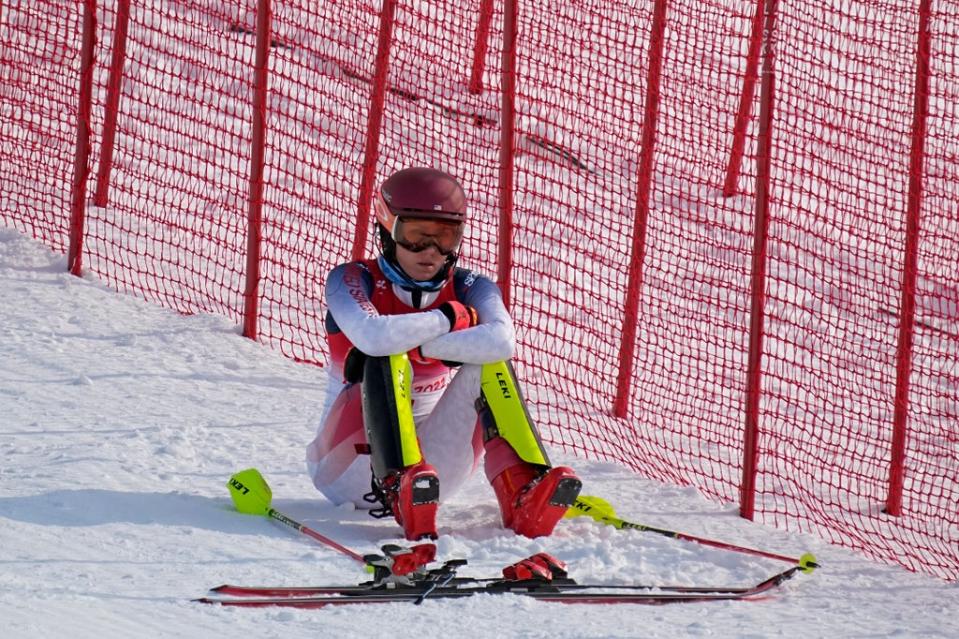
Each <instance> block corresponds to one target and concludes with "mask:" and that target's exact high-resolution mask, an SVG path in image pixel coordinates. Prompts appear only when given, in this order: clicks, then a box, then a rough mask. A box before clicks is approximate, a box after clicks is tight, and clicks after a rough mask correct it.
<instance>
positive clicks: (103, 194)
mask: <svg viewBox="0 0 959 639" xmlns="http://www.w3.org/2000/svg"><path fill="white" fill-rule="evenodd" d="M129 23H130V0H117V19H116V25H115V28H114V32H113V56H112V58H111V60H110V76H109V80H108V83H107V101H106V107H105V110H104V114H103V136H102V138H101V140H100V166H99V168H98V169H97V186H96V190H95V191H94V192H93V203H94V205H96V206H106V205H107V202H108V201H109V199H110V171H111V170H112V169H113V150H114V141H115V139H116V132H117V112H118V111H119V109H120V91H121V89H122V88H123V64H124V62H126V48H127V27H128V25H129Z"/></svg>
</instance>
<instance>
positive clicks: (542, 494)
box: [491, 462, 583, 537]
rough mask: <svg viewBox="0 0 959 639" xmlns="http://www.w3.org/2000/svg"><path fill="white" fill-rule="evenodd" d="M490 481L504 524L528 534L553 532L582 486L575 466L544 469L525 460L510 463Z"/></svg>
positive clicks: (541, 534)
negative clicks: (573, 467) (574, 469)
mask: <svg viewBox="0 0 959 639" xmlns="http://www.w3.org/2000/svg"><path fill="white" fill-rule="evenodd" d="M491 483H492V485H493V491H494V492H495V493H496V499H497V500H498V501H499V507H500V511H501V512H502V514H503V525H504V526H506V527H507V528H512V529H513V530H514V531H515V532H516V534H518V535H523V536H525V537H545V536H547V535H549V534H551V533H552V532H553V528H555V527H556V523H557V522H558V521H559V520H560V519H562V518H563V515H565V514H566V510H567V509H568V508H569V507H570V506H571V505H572V504H573V501H574V500H575V499H576V497H578V496H579V491H580V489H581V488H582V487H583V483H582V482H581V481H580V480H579V478H578V477H577V476H576V473H574V472H573V469H572V468H569V467H567V466H556V467H555V468H549V469H546V470H545V471H544V470H542V469H540V468H538V467H536V466H534V465H532V464H528V463H526V462H521V463H519V464H516V465H514V466H510V467H509V468H507V469H506V470H504V471H502V472H501V473H499V475H497V476H496V477H495V478H494V479H493V481H492V482H491Z"/></svg>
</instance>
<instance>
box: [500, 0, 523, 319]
mask: <svg viewBox="0 0 959 639" xmlns="http://www.w3.org/2000/svg"><path fill="white" fill-rule="evenodd" d="M518 5H519V0H505V2H504V3H503V60H502V84H503V96H502V106H501V112H502V116H501V117H502V120H501V122H500V127H501V128H500V148H499V249H498V252H497V256H496V262H497V264H496V268H497V271H496V275H497V277H496V279H497V283H498V284H499V288H500V290H501V291H502V292H503V303H504V304H505V305H506V308H510V288H511V285H512V271H513V158H514V147H515V141H514V140H515V128H516V39H517V34H518V31H519V24H518V23H519V6H518Z"/></svg>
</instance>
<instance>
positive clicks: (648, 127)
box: [613, 0, 666, 417]
mask: <svg viewBox="0 0 959 639" xmlns="http://www.w3.org/2000/svg"><path fill="white" fill-rule="evenodd" d="M665 29H666V0H656V4H655V5H654V6H653V22H652V25H651V27H650V33H649V52H648V58H649V68H648V70H647V73H646V107H645V115H644V119H643V138H642V145H643V147H642V150H641V151H640V156H639V167H638V175H639V182H638V184H637V188H636V209H635V213H634V216H633V244H632V249H631V255H630V260H629V281H628V282H627V285H626V305H625V308H624V310H623V333H622V341H621V342H620V344H619V375H618V378H617V381H616V399H615V400H614V403H613V414H614V415H615V416H616V417H626V415H627V413H628V412H629V395H630V391H631V390H632V387H633V359H634V357H635V355H636V353H635V350H634V345H635V343H636V325H637V323H638V322H639V318H638V315H639V300H640V297H641V296H642V289H643V262H644V260H645V257H646V227H647V222H648V220H649V196H650V191H651V190H652V181H653V176H652V172H653V158H654V147H655V144H656V124H657V119H658V117H659V87H660V82H661V79H662V66H663V47H664V46H665V40H666V39H665V37H664V33H663V32H664V31H665Z"/></svg>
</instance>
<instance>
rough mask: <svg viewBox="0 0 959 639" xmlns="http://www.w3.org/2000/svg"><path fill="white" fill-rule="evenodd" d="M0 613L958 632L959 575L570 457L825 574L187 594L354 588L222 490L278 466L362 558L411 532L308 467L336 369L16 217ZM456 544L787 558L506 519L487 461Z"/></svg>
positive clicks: (133, 622) (97, 631) (367, 626)
mask: <svg viewBox="0 0 959 639" xmlns="http://www.w3.org/2000/svg"><path fill="white" fill-rule="evenodd" d="M0 299H2V300H4V302H5V308H4V309H3V310H2V314H0V416H2V418H0V455H2V457H0V459H2V464H0V549H2V551H0V619H2V623H3V626H4V628H5V629H4V630H3V631H0V635H2V636H3V637H16V638H19V637H77V638H86V637H98V638H102V637H283V638H284V639H290V638H295V637H310V638H315V637H363V638H364V639H375V638H377V637H391V638H392V637H416V638H427V637H492V636H496V637H526V638H532V637H554V638H580V637H597V638H598V637H671V638H673V637H686V636H690V637H700V636H713V637H804V638H808V637H888V636H897V637H955V636H957V634H959V629H957V628H956V622H955V621H954V617H953V615H954V614H955V612H956V611H957V610H959V584H955V583H952V584H950V583H946V582H943V581H940V580H938V579H935V578H933V577H928V576H922V575H917V574H912V573H909V572H906V571H904V570H903V569H900V568H896V567H892V566H884V565H880V564H877V563H875V562H871V561H869V560H867V559H864V558H862V557H860V556H858V555H856V554H854V553H852V552H850V551H848V550H845V549H841V548H838V547H833V546H829V545H828V544H826V543H825V542H824V541H822V540H819V539H816V538H813V537H810V536H803V535H796V534H788V533H785V532H783V531H779V530H775V529H772V528H768V527H764V526H760V525H757V524H754V523H751V522H748V521H746V520H744V519H742V518H740V517H738V515H737V512H736V507H735V506H734V505H726V506H719V505H716V504H714V503H711V502H707V501H706V500H705V499H703V498H702V497H701V496H700V495H699V494H698V493H697V492H696V491H695V490H693V489H691V488H679V487H675V486H667V485H661V484H658V483H654V482H650V481H646V480H643V479H639V478H637V477H636V476H633V475H631V474H630V473H629V472H628V471H626V470H623V469H621V468H617V467H616V466H613V465H610V464H605V463H598V462H586V461H583V460H578V459H574V458H571V457H562V456H560V455H555V454H554V461H562V462H565V463H570V464H572V465H574V466H575V467H576V468H577V469H578V470H579V472H580V473H581V474H582V476H583V477H584V481H585V488H584V493H585V494H594V495H600V496H604V497H606V498H608V499H610V500H611V501H612V502H613V503H614V505H615V506H616V508H617V512H618V514H619V515H620V516H622V517H624V518H626V519H629V520H631V521H638V522H641V523H644V524H647V525H653V526H659V527H664V528H671V529H674V530H679V531H682V532H686V533H689V534H693V535H698V536H703V537H708V538H712V539H719V540H723V541H726V542H729V543H733V544H737V545H742V546H750V547H756V548H762V549H765V550H768V551H771V552H777V553H781V554H786V555H790V556H798V555H800V554H802V553H803V552H805V551H811V552H813V553H815V554H816V556H817V557H818V559H819V561H820V562H821V563H822V564H823V568H822V569H820V570H818V571H816V572H815V573H814V574H812V575H799V576H798V577H796V578H795V579H793V580H792V581H790V582H788V583H787V584H785V585H784V586H783V587H782V588H781V589H779V590H777V591H775V592H774V594H773V595H772V596H771V597H768V598H766V599H764V600H761V601H755V602H713V603H704V604H688V605H674V606H660V607H655V606H653V607H650V606H637V605H620V606H566V605H562V604H548V603H543V602H536V601H532V600H528V599H524V598H522V597H508V596H482V597H474V598H471V599H469V600H457V601H427V602H425V603H424V604H423V605H422V606H413V605H409V604H389V605H378V606H351V607H342V608H330V609H323V610H310V611H305V610H304V611H295V610H284V609H254V610H237V609H226V608H220V607H214V606H204V605H201V604H197V603H193V602H191V601H190V600H191V598H194V597H199V596H202V595H205V594H206V590H207V588H209V587H210V586H214V585H217V584H220V583H223V582H231V583H243V584H258V585H262V584H298V585H302V584H310V583H312V584H317V583H324V584H328V583H343V584H349V583H356V582H359V581H362V580H365V579H366V578H367V577H368V576H367V574H366V573H364V572H363V571H362V569H361V567H360V566H359V565H358V564H357V563H356V562H354V561H353V560H352V559H350V558H349V557H347V556H346V555H344V554H340V553H338V552H337V551H335V550H333V549H331V548H329V547H327V546H323V545H321V544H319V543H317V542H316V541H314V540H312V539H310V538H308V537H306V536H303V535H299V534H297V533H296V532H294V531H292V530H289V529H286V528H282V527H280V526H278V525H276V524H274V523H272V522H270V521H269V520H267V519H265V518H260V517H256V516H250V515H241V514H239V513H237V512H236V511H235V510H234V509H233V507H232V503H231V501H230V498H229V496H228V493H227V490H226V486H225V484H226V481H227V479H228V478H229V477H230V475H231V474H232V473H234V472H236V471H238V470H241V469H243V468H247V467H250V466H256V467H257V468H259V469H260V470H261V471H262V472H263V474H264V476H265V477H266V479H267V481H268V482H269V483H270V485H271V487H272V489H273V495H274V499H273V505H274V507H275V508H277V509H278V510H280V511H281V512H283V513H285V514H287V515H289V516H291V517H293V518H294V519H297V520H299V521H301V522H303V523H304V524H306V525H307V526H310V527H311V528H313V529H315V530H317V531H319V532H320V533H322V534H324V535H326V536H328V537H330V538H332V539H335V540H336V541H338V542H340V543H342V544H344V545H346V546H349V547H350V548H352V549H354V550H356V551H358V552H364V553H365V552H373V551H376V549H377V548H378V547H379V546H380V545H381V544H384V543H402V540H401V539H400V538H399V537H398V536H397V532H398V528H397V527H396V526H395V525H394V524H392V523H391V522H390V521H386V520H375V519H372V518H370V517H368V516H367V515H366V514H365V513H363V512H359V511H353V510H349V509H342V508H339V509H338V508H335V507H333V506H332V505H331V504H330V503H329V502H327V501H325V500H324V499H323V498H322V497H321V496H320V495H319V494H318V493H316V492H315V490H314V489H313V487H312V486H311V484H310V481H309V479H308V477H307V475H306V470H305V464H304V461H303V457H304V447H305V445H306V444H307V442H309V440H310V439H311V438H312V436H313V431H314V426H315V424H314V420H315V419H316V417H317V412H318V411H319V407H320V404H321V402H322V397H323V384H324V383H325V373H324V371H323V370H322V369H319V368H316V367H313V366H308V365H302V364H296V363H294V362H292V361H290V360H288V359H285V358H284V357H282V356H281V355H280V354H278V353H276V352H274V351H271V350H269V349H267V348H266V347H264V346H262V345H259V344H256V343H254V342H252V341H249V340H246V339H243V338H241V337H240V336H239V335H238V330H237V328H236V327H235V326H233V325H232V324H231V323H230V322H229V321H228V320H226V319H224V318H222V317H217V316H209V315H203V316H181V315H177V314H175V313H173V312H171V311H169V310H164V309H161V308H159V307H156V306H153V305H150V304H148V303H147V302H144V301H141V300H138V299H136V298H133V297H129V296H125V295H120V294H117V293H115V292H114V291H112V290H110V289H108V288H107V287H105V286H104V285H103V284H101V283H99V282H97V281H95V280H93V279H83V278H76V277H73V276H71V275H69V274H68V273H66V262H65V259H64V258H63V257H62V256H59V255H56V254H54V253H51V252H50V251H49V250H48V249H46V248H44V247H42V246H41V245H40V244H38V243H36V242H34V241H32V240H29V239H26V238H25V237H23V236H21V235H19V234H18V233H16V232H14V231H11V230H3V229H0ZM439 526H440V533H441V538H440V540H439V541H438V550H439V556H440V557H441V558H452V557H465V558H468V560H469V565H468V566H467V567H465V568H464V569H463V570H462V573H463V574H468V575H476V576H492V575H495V574H498V572H499V570H500V569H501V568H502V567H503V566H505V565H508V564H510V563H513V562H515V561H517V560H519V559H522V558H523V557H526V556H528V555H531V554H533V553H535V552H539V551H547V552H550V553H552V554H554V555H556V556H557V557H559V558H561V559H563V560H565V561H566V562H568V563H569V565H570V572H571V576H573V577H574V578H576V579H577V580H579V581H581V582H603V583H610V584H623V583H647V584H667V583H668V584H686V585H707V584H709V585H713V584H715V585H748V584H752V583H755V582H758V581H760V580H762V579H763V578H765V577H766V576H769V575H771V574H774V573H776V572H779V571H780V570H782V569H783V568H784V567H785V565H784V564H783V563H782V562H776V561H773V560H767V559H760V558H756V557H752V556H748V555H744V554H740V553H732V552H726V551H721V550H715V549H710V548H706V547H703V546H699V545H696V544H691V543H687V542H681V541H675V540H671V539H667V538H665V537H661V536H657V535H652V534H648V533H646V534H644V533H638V532H629V531H617V530H615V529H613V528H610V527H604V526H600V525H598V524H596V523H594V522H591V521H589V520H587V519H583V518H578V519H570V520H564V521H563V522H561V523H560V525H559V526H558V527H557V531H556V532H555V534H554V535H553V536H552V537H550V538H548V539H544V540H528V539H525V538H520V537H516V536H514V535H513V534H512V533H511V532H508V531H505V530H503V529H502V528H501V527H500V525H499V521H498V510H497V508H496V506H495V503H494V498H493V495H492V491H491V490H490V489H489V487H488V486H487V485H486V482H485V480H484V479H483V477H482V474H480V475H478V476H477V477H475V478H474V481H472V482H471V483H470V484H469V485H468V486H467V488H466V489H465V490H464V491H463V492H462V493H461V494H460V495H459V496H458V497H457V499H456V500H455V501H454V502H452V503H449V504H446V505H445V506H444V507H443V508H442V509H441V511H440V515H439Z"/></svg>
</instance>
